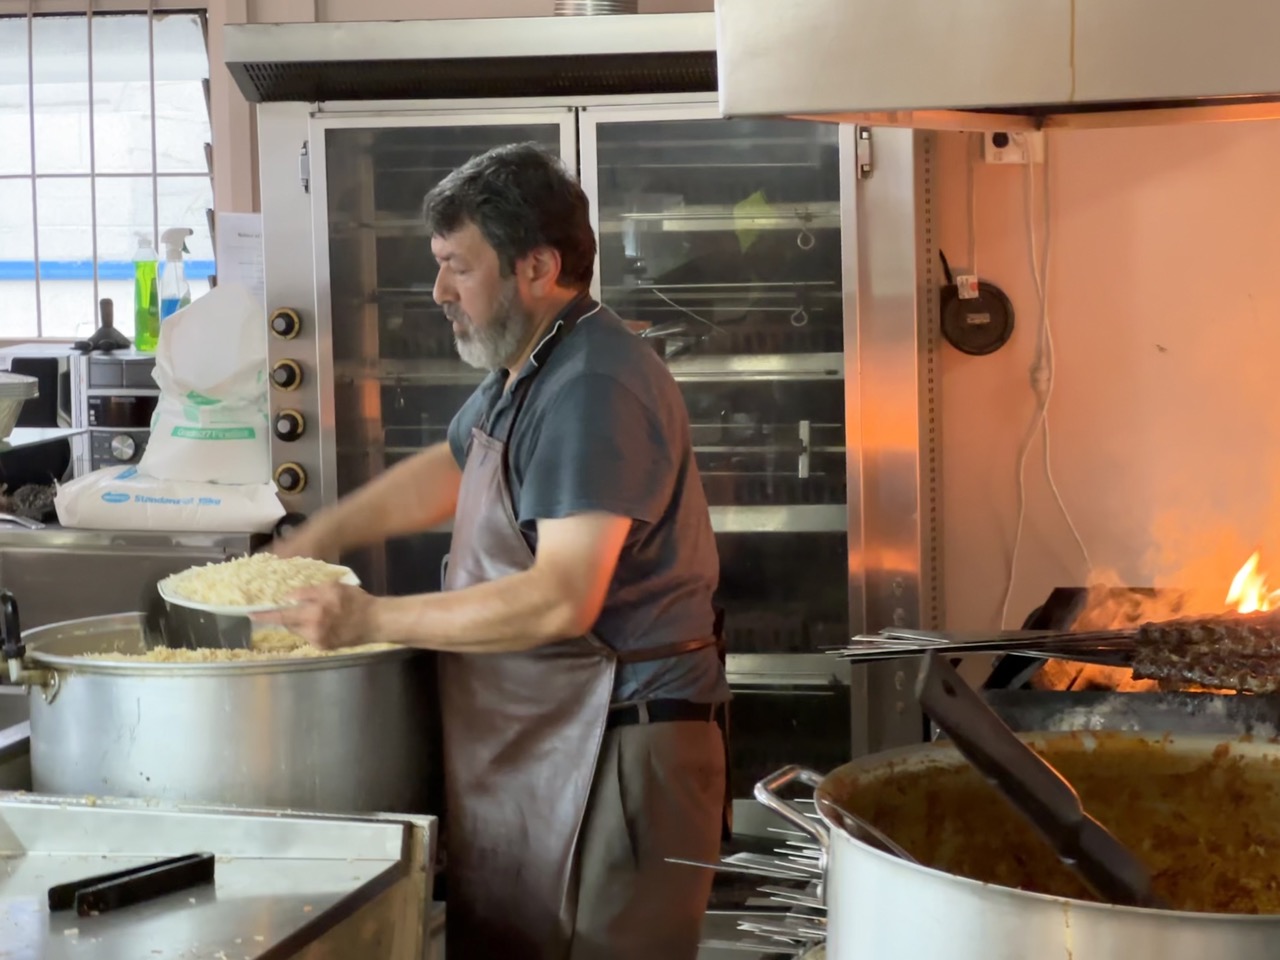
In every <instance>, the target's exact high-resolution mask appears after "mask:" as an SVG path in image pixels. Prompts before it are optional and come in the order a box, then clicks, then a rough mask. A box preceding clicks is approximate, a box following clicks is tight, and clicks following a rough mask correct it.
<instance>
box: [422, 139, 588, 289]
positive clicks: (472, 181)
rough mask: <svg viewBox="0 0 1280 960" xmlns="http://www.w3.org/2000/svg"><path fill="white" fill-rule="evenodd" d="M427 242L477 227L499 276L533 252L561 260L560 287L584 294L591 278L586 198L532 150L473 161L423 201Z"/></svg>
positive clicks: (554, 161)
mask: <svg viewBox="0 0 1280 960" xmlns="http://www.w3.org/2000/svg"><path fill="white" fill-rule="evenodd" d="M422 211H423V216H424V218H425V219H426V222H427V229H428V230H430V231H431V234H432V236H437V237H440V236H447V235H448V234H450V233H453V232H454V231H455V230H458V229H459V228H461V227H463V226H465V225H466V224H468V223H474V224H475V225H476V227H477V228H479V230H480V233H481V234H482V235H483V236H484V238H485V240H486V241H488V243H489V246H491V247H493V249H494V250H495V251H497V254H498V263H499V265H500V266H501V268H502V273H503V276H510V275H511V273H512V272H513V271H514V270H515V264H516V261H517V260H519V259H520V258H521V257H524V256H527V255H528V254H530V253H531V252H533V251H534V250H535V249H537V248H538V247H551V248H552V249H554V250H556V251H557V252H558V253H559V254H560V285H561V286H562V287H568V288H570V289H577V290H585V289H586V288H587V287H589V286H590V285H591V278H592V276H593V275H594V273H595V258H596V236H595V233H594V232H593V231H592V229H591V220H590V218H589V216H588V211H589V205H588V202H587V195H586V194H585V193H583V192H582V187H581V186H579V185H578V181H577V180H576V179H575V178H574V177H573V176H571V175H570V174H569V172H568V171H567V170H566V169H565V167H564V164H562V163H561V162H560V160H559V159H558V158H556V157H554V156H552V155H551V154H550V153H548V152H547V151H546V150H544V149H543V148H542V147H540V146H538V145H537V144H534V143H517V144H510V145H508V146H505V147H495V148H494V149H493V150H490V151H489V152H488V153H482V154H480V155H479V156H477V157H472V158H471V159H470V160H468V161H467V162H466V163H464V164H463V165H462V166H460V167H458V169H456V170H454V171H453V172H452V173H451V174H449V175H448V176H447V177H445V178H444V179H443V180H441V181H440V183H439V184H438V185H437V186H436V187H435V188H434V189H433V190H431V192H430V193H428V194H427V196H426V199H425V200H424V201H423V205H422Z"/></svg>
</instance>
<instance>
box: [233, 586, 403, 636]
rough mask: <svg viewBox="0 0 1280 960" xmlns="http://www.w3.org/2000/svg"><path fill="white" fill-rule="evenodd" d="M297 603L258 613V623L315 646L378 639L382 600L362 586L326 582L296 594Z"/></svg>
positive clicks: (256, 616) (256, 619)
mask: <svg viewBox="0 0 1280 960" xmlns="http://www.w3.org/2000/svg"><path fill="white" fill-rule="evenodd" d="M289 599H290V601H291V602H293V603H294V606H289V607H285V608H283V609H281V610H273V611H271V612H270V613H261V614H257V615H255V616H254V620H255V621H256V622H258V623H271V624H275V625H277V626H280V627H283V628H284V629H286V630H288V631H289V632H290V633H294V634H297V635H298V636H299V637H302V639H304V640H306V641H307V643H309V644H311V645H312V646H313V647H318V648H319V649H321V650H338V649H341V648H342V647H353V646H357V645H359V644H362V643H374V642H376V641H377V640H379V639H381V638H380V637H377V636H375V618H374V608H375V607H376V606H377V604H378V603H379V601H378V600H377V598H375V597H372V596H370V595H369V594H367V593H365V592H364V591H363V590H361V589H360V588H359V587H351V586H347V585H346V584H342V583H326V584H324V585H322V586H318V587H307V588H305V589H303V590H299V591H298V592H297V593H295V594H293V595H292V596H291V597H290V598H289Z"/></svg>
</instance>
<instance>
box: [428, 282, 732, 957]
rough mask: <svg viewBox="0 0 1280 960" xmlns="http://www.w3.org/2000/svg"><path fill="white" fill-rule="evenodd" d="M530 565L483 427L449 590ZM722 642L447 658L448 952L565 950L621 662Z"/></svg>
mask: <svg viewBox="0 0 1280 960" xmlns="http://www.w3.org/2000/svg"><path fill="white" fill-rule="evenodd" d="M584 306H594V305H593V304H591V301H589V300H585V298H584V301H580V302H579V303H577V304H574V305H573V307H572V308H571V309H570V314H571V316H570V317H568V318H566V319H565V322H564V327H565V329H563V330H562V331H561V336H567V335H568V334H569V333H570V332H571V331H572V329H573V327H574V325H575V324H576V322H577V318H578V317H579V316H581V315H582V313H583V312H584V310H583V307H584ZM535 376H536V374H535ZM532 380H533V376H529V377H526V378H525V379H524V380H522V381H521V382H520V383H518V384H516V385H515V386H513V387H512V389H513V390H516V391H521V394H520V395H517V396H514V397H512V398H511V402H512V404H513V407H514V410H515V416H518V414H519V410H520V408H521V406H522V405H523V399H524V394H526V393H527V391H528V388H529V384H530V383H531V382H532ZM515 416H512V417H511V418H510V419H509V421H508V422H509V423H513V422H514V420H515ZM506 434H507V437H509V436H510V428H509V427H508V430H507V431H506ZM532 565H533V554H532V552H531V551H530V549H529V545H528V543H527V542H526V541H525V539H524V536H523V534H521V532H520V528H519V525H518V523H517V522H516V518H515V514H514V512H513V506H512V500H511V494H510V491H509V489H508V485H507V465H506V442H505V441H504V440H499V439H496V438H495V437H492V436H490V435H488V434H487V433H485V432H484V430H483V429H482V428H476V429H475V430H473V431H472V436H471V446H470V448H469V450H468V453H467V459H466V463H465V466H464V468H463V473H462V487H461V490H460V492H459V497H458V507H457V513H456V515H455V518H454V523H453V538H452V542H451V544H450V550H449V562H448V567H447V571H446V575H445V584H444V586H445V589H447V590H459V589H462V588H464V587H468V586H471V585H473V584H477V583H486V582H488V581H491V580H497V579H499V578H501V577H506V576H510V575H511V574H515V573H520V572H522V571H525V570H528V569H529V568H530V567H531V566H532ZM715 642H716V641H715V638H714V637H706V638H699V639H695V640H689V641H685V642H681V643H675V644H670V645H666V646H663V647H659V648H654V649H648V650H644V651H643V654H642V656H639V657H637V656H624V657H621V658H620V656H619V654H617V653H616V652H614V651H613V650H611V649H610V648H609V647H608V646H606V645H605V644H604V643H602V642H601V641H599V640H598V639H597V638H595V637H594V636H591V635H587V636H584V637H579V638H577V639H574V640H566V641H562V642H559V643H554V644H550V645H547V646H543V647H539V648H537V649H535V650H531V651H528V652H526V653H502V654H446V655H442V656H441V657H440V700H441V714H442V725H443V731H444V767H445V776H444V779H445V809H446V828H445V832H446V843H447V847H446V849H447V851H448V861H447V874H446V877H447V883H448V902H447V920H446V931H447V940H448V947H447V949H448V953H449V956H450V957H454V958H458V960H482V958H503V960H562V958H564V957H565V956H567V954H568V949H569V944H570V941H571V938H572V934H573V927H574V910H575V903H576V891H575V890H574V888H573V883H574V864H575V859H576V853H577V844H578V833H579V829H580V827H581V826H582V822H583V818H584V815H585V812H586V806H587V798H588V796H589V794H590V792H591V782H592V779H593V777H594V776H595V770H596V762H597V759H598V757H599V754H600V746H601V742H602V740H603V738H604V728H605V719H606V716H607V714H608V711H609V703H610V699H611V696H612V693H613V676H614V667H615V665H616V664H617V663H618V662H619V659H623V660H625V661H626V662H633V661H635V660H653V659H661V658H665V657H671V656H675V655H678V654H681V653H688V652H692V651H694V650H700V649H703V648H704V647H708V646H711V645H713V644H714V643H715Z"/></svg>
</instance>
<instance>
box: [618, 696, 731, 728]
mask: <svg viewBox="0 0 1280 960" xmlns="http://www.w3.org/2000/svg"><path fill="white" fill-rule="evenodd" d="M719 709H720V704H718V703H694V702H693V701H692V700H646V701H644V702H643V703H633V704H631V705H630V706H626V707H614V708H613V709H611V710H610V711H609V718H608V719H607V720H606V721H605V724H604V728H605V729H606V730H612V729H613V728H614V727H629V726H631V725H633V724H637V723H675V722H678V721H681V720H702V721H703V722H705V723H710V722H712V721H714V720H715V719H716V713H717V711H719Z"/></svg>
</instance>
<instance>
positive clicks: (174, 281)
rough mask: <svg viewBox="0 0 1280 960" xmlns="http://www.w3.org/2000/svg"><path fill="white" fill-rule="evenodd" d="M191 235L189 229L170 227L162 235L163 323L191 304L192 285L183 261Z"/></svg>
mask: <svg viewBox="0 0 1280 960" xmlns="http://www.w3.org/2000/svg"><path fill="white" fill-rule="evenodd" d="M191 233H192V231H191V230H190V229H189V228H188V227H170V228H169V229H168V230H166V231H165V232H164V233H162V234H160V242H161V243H162V244H164V262H163V263H162V264H160V320H161V322H163V321H164V320H165V319H166V318H168V317H169V316H171V315H172V314H174V313H176V312H177V311H179V310H181V309H182V308H183V307H185V306H186V305H187V304H189V303H190V302H191V284H189V283H187V271H186V264H184V263H183V261H182V255H183V254H184V253H186V252H187V237H189V236H191Z"/></svg>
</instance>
